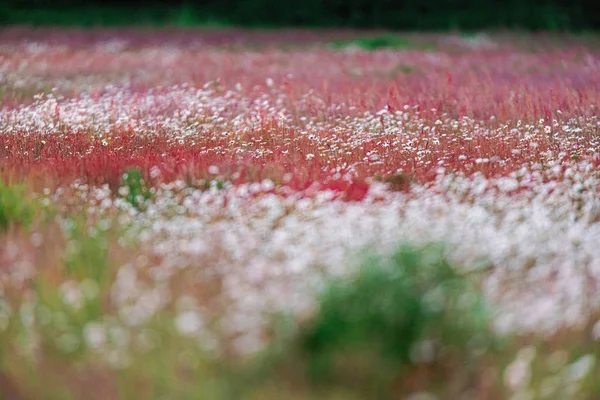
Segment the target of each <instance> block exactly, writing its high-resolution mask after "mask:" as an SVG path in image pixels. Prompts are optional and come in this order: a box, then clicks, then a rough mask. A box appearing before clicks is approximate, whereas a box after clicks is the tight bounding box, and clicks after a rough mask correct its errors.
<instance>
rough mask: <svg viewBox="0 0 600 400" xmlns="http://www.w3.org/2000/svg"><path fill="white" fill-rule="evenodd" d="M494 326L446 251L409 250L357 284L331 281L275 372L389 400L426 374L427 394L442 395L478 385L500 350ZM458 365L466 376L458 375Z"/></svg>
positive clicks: (277, 352)
mask: <svg viewBox="0 0 600 400" xmlns="http://www.w3.org/2000/svg"><path fill="white" fill-rule="evenodd" d="M490 318H491V314H490V313H489V311H488V308H487V306H486V304H485V302H484V300H483V297H482V295H481V294H480V293H479V292H478V290H477V289H476V287H475V285H474V283H473V282H471V280H470V279H469V278H468V277H465V276H463V275H461V274H459V273H458V272H457V271H456V269H455V268H454V267H453V266H452V265H451V264H450V263H449V262H448V261H447V260H446V259H445V257H444V252H443V247H441V246H437V245H431V246H426V247H411V246H403V247H401V248H400V249H399V250H398V251H397V252H395V253H394V254H393V255H392V256H391V257H381V256H369V257H368V258H367V259H366V261H365V263H364V265H363V266H362V267H361V268H360V269H359V271H358V272H357V274H356V275H354V276H351V277H348V278H343V279H339V278H338V279H332V280H331V281H330V282H329V283H328V284H327V286H326V288H325V290H324V291H323V292H322V293H321V295H320V297H319V299H318V309H317V311H316V313H315V315H314V316H313V317H312V319H310V320H309V321H308V322H307V323H304V324H301V325H300V326H299V327H298V328H297V329H294V328H292V329H289V328H290V326H292V325H288V326H287V327H288V330H287V331H286V330H285V329H282V330H279V332H287V333H281V334H280V336H279V339H278V340H276V341H275V344H274V348H273V349H272V353H270V354H269V355H268V356H267V359H268V360H269V361H268V362H267V364H269V363H270V362H274V364H272V365H277V367H276V368H275V370H288V371H289V370H290V368H291V369H292V370H295V371H296V372H297V371H301V370H302V371H304V374H305V377H306V378H308V382H309V386H311V387H313V388H316V389H319V388H327V390H328V393H331V390H333V391H338V390H342V388H346V389H349V390H350V391H351V392H352V393H355V394H356V393H362V395H364V396H366V398H382V397H383V398H386V397H390V396H391V394H392V391H393V388H394V387H396V386H397V385H398V384H399V385H406V382H409V381H410V380H411V379H410V376H411V374H413V373H414V372H415V371H417V370H422V369H423V370H427V371H428V376H429V378H428V381H427V382H426V385H425V386H426V387H421V388H419V389H423V390H425V389H427V390H436V389H439V390H440V391H443V390H447V387H443V388H441V387H440V384H441V386H445V385H444V384H443V383H441V382H443V380H444V379H450V377H454V378H455V379H459V380H461V381H463V380H468V379H476V377H477V376H478V374H479V373H480V372H481V371H480V370H481V368H482V367H483V365H484V364H485V359H486V357H488V354H491V353H494V352H495V350H496V349H498V348H499V346H500V344H501V341H500V340H499V339H498V338H496V337H495V336H494V335H493V333H492V332H491V329H490ZM282 326H283V325H282ZM290 332H291V333H290ZM282 338H285V339H282ZM270 357H272V358H270ZM273 360H276V361H273ZM280 363H281V364H283V367H282V366H281V364H280ZM290 363H291V364H292V365H293V367H290ZM451 364H454V365H455V366H457V367H456V368H455V369H450V370H449V369H448V368H447V365H451ZM458 366H459V367H458ZM275 374H277V372H275ZM457 376H460V377H458V378H457ZM448 386H449V385H448ZM319 390H320V389H319ZM456 394H457V395H458V392H457V393H456ZM360 398H362V397H360Z"/></svg>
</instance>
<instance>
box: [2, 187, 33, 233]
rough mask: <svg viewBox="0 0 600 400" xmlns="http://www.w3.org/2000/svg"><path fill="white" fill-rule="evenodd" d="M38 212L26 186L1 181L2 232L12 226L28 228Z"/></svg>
mask: <svg viewBox="0 0 600 400" xmlns="http://www.w3.org/2000/svg"><path fill="white" fill-rule="evenodd" d="M37 211H38V206H37V205H36V204H35V202H34V201H33V200H32V199H31V198H30V197H29V196H28V193H27V189H26V188H25V186H23V185H20V184H10V183H7V182H4V181H3V180H2V179H0V232H2V231H7V230H8V229H9V228H10V227H11V226H22V227H25V228H28V227H29V226H30V225H31V224H32V223H33V220H34V217H35V215H36V213H37Z"/></svg>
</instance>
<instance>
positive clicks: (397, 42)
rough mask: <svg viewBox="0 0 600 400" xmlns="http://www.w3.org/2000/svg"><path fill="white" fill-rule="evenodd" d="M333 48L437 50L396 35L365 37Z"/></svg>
mask: <svg viewBox="0 0 600 400" xmlns="http://www.w3.org/2000/svg"><path fill="white" fill-rule="evenodd" d="M332 46H333V47H334V48H337V49H344V48H348V47H358V48H361V49H363V50H380V49H396V50H435V46H434V45H433V44H431V43H419V42H414V41H411V40H409V39H406V38H403V37H401V36H399V35H394V34H383V35H376V36H363V37H359V38H356V39H353V40H349V41H348V40H344V41H336V42H333V43H332Z"/></svg>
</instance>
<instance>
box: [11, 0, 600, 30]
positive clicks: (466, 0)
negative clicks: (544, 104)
mask: <svg viewBox="0 0 600 400" xmlns="http://www.w3.org/2000/svg"><path fill="white" fill-rule="evenodd" d="M0 24H1V25H3V26H7V25H34V26H36V25H54V26H83V27H87V26H124V25H139V26H174V27H197V26H203V27H227V26H245V27H261V28H276V27H286V26H295V27H352V28H386V29H397V30H449V29H450V30H451V29H457V30H476V29H525V30H548V31H557V30H570V31H588V30H595V29H598V28H599V27H600V2H599V1H598V0H288V1H272V0H208V1H191V0H189V1H181V0H180V1H163V2H159V1H139V0H138V1H132V0H129V1H118V0H110V1H101V0H91V1H90V0H87V1H78V0H53V1H47V0H12V1H11V0H0Z"/></svg>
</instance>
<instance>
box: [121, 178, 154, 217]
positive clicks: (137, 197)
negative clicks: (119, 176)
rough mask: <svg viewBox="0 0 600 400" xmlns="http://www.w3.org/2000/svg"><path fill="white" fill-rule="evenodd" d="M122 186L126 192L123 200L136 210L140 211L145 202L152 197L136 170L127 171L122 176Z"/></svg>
mask: <svg viewBox="0 0 600 400" xmlns="http://www.w3.org/2000/svg"><path fill="white" fill-rule="evenodd" d="M123 184H124V188H125V190H126V193H125V199H126V200H127V202H128V203H129V204H131V205H132V206H133V207H135V208H137V209H142V208H143V207H144V204H145V202H146V201H147V200H150V198H151V197H152V193H151V192H150V190H149V189H148V187H147V186H146V182H145V181H144V178H143V177H142V173H141V172H140V171H139V170H138V169H129V170H127V172H125V174H123Z"/></svg>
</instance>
